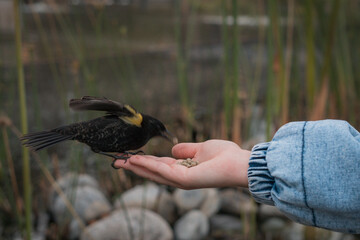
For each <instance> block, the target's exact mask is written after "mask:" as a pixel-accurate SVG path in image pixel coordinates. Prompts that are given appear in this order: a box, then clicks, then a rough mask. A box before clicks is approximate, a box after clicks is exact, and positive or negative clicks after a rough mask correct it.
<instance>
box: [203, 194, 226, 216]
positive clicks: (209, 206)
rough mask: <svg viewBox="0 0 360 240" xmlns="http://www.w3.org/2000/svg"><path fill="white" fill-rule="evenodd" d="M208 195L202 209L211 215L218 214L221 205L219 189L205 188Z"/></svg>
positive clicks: (207, 214)
mask: <svg viewBox="0 0 360 240" xmlns="http://www.w3.org/2000/svg"><path fill="white" fill-rule="evenodd" d="M205 192H206V196H205V199H204V201H203V202H202V203H201V206H200V210H201V211H202V212H203V213H204V214H205V215H206V216H207V217H211V216H212V215H214V214H216V213H217V212H218V211H219V209H220V206H221V199H220V195H219V191H218V190H217V189H216V188H207V189H205Z"/></svg>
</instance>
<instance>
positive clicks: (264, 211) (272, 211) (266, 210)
mask: <svg viewBox="0 0 360 240" xmlns="http://www.w3.org/2000/svg"><path fill="white" fill-rule="evenodd" d="M259 216H260V218H262V219H266V218H270V217H281V218H284V219H287V217H286V216H285V215H284V214H283V213H282V212H281V211H280V210H279V209H278V208H277V207H275V206H271V205H266V204H260V207H259Z"/></svg>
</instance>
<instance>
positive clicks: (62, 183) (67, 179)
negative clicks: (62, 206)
mask: <svg viewBox="0 0 360 240" xmlns="http://www.w3.org/2000/svg"><path fill="white" fill-rule="evenodd" d="M56 183H57V184H58V185H59V187H60V188H61V190H62V191H66V190H68V189H74V188H77V187H85V186H90V187H92V188H96V189H99V184H98V182H97V181H96V180H95V178H93V177H92V176H90V175H88V174H77V173H68V174H66V175H65V176H64V177H62V178H59V179H58V180H57V181H56ZM57 196H58V193H57V192H56V191H55V188H54V187H52V189H51V191H50V197H49V201H50V206H51V205H52V203H53V202H54V201H55V199H56V198H57Z"/></svg>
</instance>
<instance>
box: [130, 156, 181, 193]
mask: <svg viewBox="0 0 360 240" xmlns="http://www.w3.org/2000/svg"><path fill="white" fill-rule="evenodd" d="M130 162H131V164H133V165H138V166H141V167H144V168H146V169H148V170H149V171H152V172H154V173H156V174H158V175H159V176H161V177H163V178H164V179H166V180H168V181H171V182H174V183H176V184H178V185H180V186H181V185H184V184H186V182H187V178H186V171H188V168H186V167H184V166H181V165H178V164H176V163H175V162H173V164H170V165H169V164H166V163H164V162H162V161H158V160H154V159H151V158H147V160H146V159H144V158H143V156H134V157H132V158H131V159H130Z"/></svg>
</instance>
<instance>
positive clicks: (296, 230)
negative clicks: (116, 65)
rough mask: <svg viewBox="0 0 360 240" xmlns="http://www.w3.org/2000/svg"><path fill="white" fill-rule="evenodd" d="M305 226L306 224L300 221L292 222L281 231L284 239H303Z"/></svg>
mask: <svg viewBox="0 0 360 240" xmlns="http://www.w3.org/2000/svg"><path fill="white" fill-rule="evenodd" d="M304 228H305V226H304V225H302V224H300V223H296V222H291V223H290V224H289V225H288V226H286V228H285V229H284V230H283V232H282V233H281V236H282V239H289V240H303V239H304Z"/></svg>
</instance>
